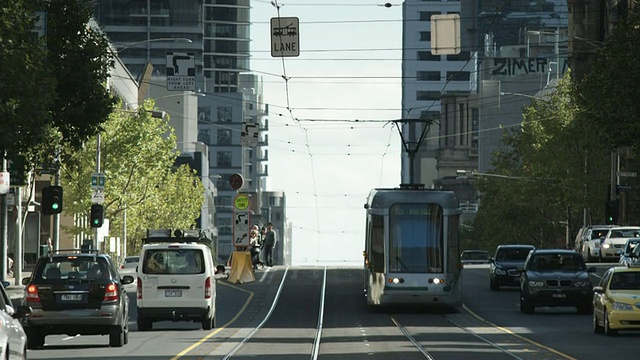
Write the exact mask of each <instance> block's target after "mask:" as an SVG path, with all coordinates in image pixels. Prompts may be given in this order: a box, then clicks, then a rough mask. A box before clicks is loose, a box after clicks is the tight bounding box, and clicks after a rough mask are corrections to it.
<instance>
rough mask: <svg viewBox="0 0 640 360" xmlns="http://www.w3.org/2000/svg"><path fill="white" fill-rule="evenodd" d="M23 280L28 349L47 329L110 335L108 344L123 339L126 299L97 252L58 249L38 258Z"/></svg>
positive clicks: (123, 341) (107, 262)
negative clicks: (28, 313)
mask: <svg viewBox="0 0 640 360" xmlns="http://www.w3.org/2000/svg"><path fill="white" fill-rule="evenodd" d="M22 283H23V284H24V285H26V288H25V296H24V299H23V303H24V305H27V306H30V307H31V309H32V314H31V316H28V317H26V318H25V319H24V321H23V327H24V330H25V332H26V333H27V338H28V341H27V343H28V346H29V348H30V349H34V348H39V347H42V346H43V345H44V338H45V336H47V335H50V334H67V335H70V336H74V335H78V334H79V335H109V346H114V347H120V346H122V345H124V344H126V343H127V342H128V336H129V325H128V323H129V321H128V320H129V300H128V298H127V293H126V290H125V288H124V285H125V284H131V283H133V276H124V277H123V278H122V279H121V278H120V275H119V274H118V271H117V270H116V267H115V266H114V263H113V261H112V260H111V258H110V257H109V256H108V255H106V254H101V253H99V252H97V251H86V250H83V251H81V250H78V251H76V250H60V251H58V252H55V253H54V252H50V253H49V254H48V255H47V256H43V257H41V258H39V259H38V262H37V263H36V266H35V269H34V271H33V272H32V274H31V277H29V278H24V279H23V280H22Z"/></svg>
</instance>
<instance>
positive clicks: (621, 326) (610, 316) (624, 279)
mask: <svg viewBox="0 0 640 360" xmlns="http://www.w3.org/2000/svg"><path fill="white" fill-rule="evenodd" d="M593 293H594V294H593V331H594V332H596V333H605V334H607V335H615V334H617V333H618V331H619V330H640V267H639V266H616V267H612V268H610V269H609V270H607V271H606V272H605V273H604V275H603V276H602V279H601V280H600V284H598V286H596V287H594V288H593Z"/></svg>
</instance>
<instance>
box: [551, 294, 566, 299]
mask: <svg viewBox="0 0 640 360" xmlns="http://www.w3.org/2000/svg"><path fill="white" fill-rule="evenodd" d="M552 296H553V297H554V298H556V299H564V298H566V297H567V294H553V295H552Z"/></svg>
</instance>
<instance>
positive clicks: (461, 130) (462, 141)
mask: <svg viewBox="0 0 640 360" xmlns="http://www.w3.org/2000/svg"><path fill="white" fill-rule="evenodd" d="M464 105H465V104H458V109H459V110H458V111H459V114H458V115H459V116H460V119H459V123H460V127H459V128H458V132H459V135H458V136H459V141H460V145H461V146H465V145H466V144H467V142H466V141H465V136H466V131H465V126H464V125H465V111H464Z"/></svg>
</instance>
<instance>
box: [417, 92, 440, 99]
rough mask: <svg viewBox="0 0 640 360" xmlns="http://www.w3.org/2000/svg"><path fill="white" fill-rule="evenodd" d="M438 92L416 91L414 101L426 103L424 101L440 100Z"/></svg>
mask: <svg viewBox="0 0 640 360" xmlns="http://www.w3.org/2000/svg"><path fill="white" fill-rule="evenodd" d="M440 96H441V95H440V91H417V92H416V100H418V101H426V100H440Z"/></svg>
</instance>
